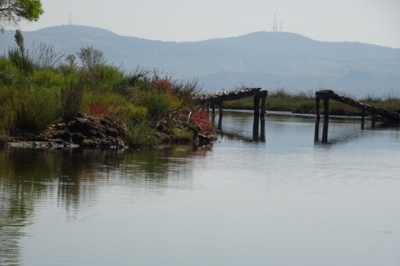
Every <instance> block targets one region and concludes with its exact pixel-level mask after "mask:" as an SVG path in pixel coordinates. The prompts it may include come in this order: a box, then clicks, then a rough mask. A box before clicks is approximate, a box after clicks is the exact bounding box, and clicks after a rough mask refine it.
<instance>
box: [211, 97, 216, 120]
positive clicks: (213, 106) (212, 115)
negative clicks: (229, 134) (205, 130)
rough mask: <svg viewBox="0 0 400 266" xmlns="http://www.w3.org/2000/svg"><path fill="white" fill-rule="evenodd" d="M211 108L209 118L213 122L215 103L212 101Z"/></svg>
mask: <svg viewBox="0 0 400 266" xmlns="http://www.w3.org/2000/svg"><path fill="white" fill-rule="evenodd" d="M211 110H212V113H211V120H212V122H213V123H214V122H215V103H214V102H213V103H211Z"/></svg>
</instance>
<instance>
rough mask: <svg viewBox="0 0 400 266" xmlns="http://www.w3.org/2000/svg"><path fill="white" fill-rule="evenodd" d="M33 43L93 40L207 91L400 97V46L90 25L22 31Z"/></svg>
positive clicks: (8, 35)
mask: <svg viewBox="0 0 400 266" xmlns="http://www.w3.org/2000/svg"><path fill="white" fill-rule="evenodd" d="M23 34H24V37H25V43H26V46H27V48H28V49H29V47H31V46H32V44H34V45H35V46H38V45H39V44H40V43H41V42H43V43H46V44H52V45H54V49H55V50H57V51H59V52H62V53H63V54H75V53H76V52H77V51H79V49H80V48H81V47H86V46H88V45H93V46H94V47H95V48H96V49H99V50H101V51H103V52H104V55H105V58H106V59H107V62H108V63H110V64H113V65H115V66H120V67H122V68H123V69H125V70H126V71H127V72H130V71H133V69H135V68H136V67H137V66H139V67H142V68H148V69H154V68H156V69H158V70H159V71H160V72H164V73H166V74H170V75H172V76H173V78H175V79H185V80H193V79H194V78H197V79H198V83H199V85H200V86H202V87H203V90H204V91H210V92H211V91H219V90H221V89H232V88H234V87H238V86H247V87H262V88H263V89H268V90H274V89H277V88H284V89H286V90H288V91H294V92H297V91H305V92H309V91H310V92H311V91H315V90H319V89H332V90H335V91H338V92H342V93H343V92H344V93H346V94H348V95H352V96H357V97H364V96H367V95H369V96H379V97H385V96H388V95H390V96H400V95H399V94H400V49H393V48H388V47H382V46H376V45H370V44H363V43H348V42H340V43H339V42H335V43H332V42H320V41H314V40H311V39H309V38H307V37H304V36H301V35H298V34H293V33H284V32H278V33H276V32H275V33H273V32H255V33H250V34H247V35H244V36H239V37H232V38H221V39H211V40H206V41H199V42H163V41H153V40H145V39H140V38H136V37H128V36H120V35H117V34H115V33H112V32H110V31H107V30H103V29H99V28H93V27H86V26H56V27H50V28H45V29H41V30H38V31H33V32H23ZM14 45H15V44H14V31H5V32H4V33H2V34H0V53H2V54H6V53H7V50H8V49H9V47H10V46H14Z"/></svg>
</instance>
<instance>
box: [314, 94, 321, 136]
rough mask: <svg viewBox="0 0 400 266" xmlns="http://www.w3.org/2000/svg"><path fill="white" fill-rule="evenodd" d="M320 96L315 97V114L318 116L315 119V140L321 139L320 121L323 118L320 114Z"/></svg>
mask: <svg viewBox="0 0 400 266" xmlns="http://www.w3.org/2000/svg"><path fill="white" fill-rule="evenodd" d="M319 103H320V98H319V97H318V96H316V97H315V114H316V115H317V118H316V120H315V132H314V141H318V140H319V121H320V119H321V114H320V112H319V111H320V105H319Z"/></svg>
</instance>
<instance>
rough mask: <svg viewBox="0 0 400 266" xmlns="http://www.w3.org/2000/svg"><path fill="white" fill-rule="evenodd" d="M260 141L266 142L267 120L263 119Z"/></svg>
mask: <svg viewBox="0 0 400 266" xmlns="http://www.w3.org/2000/svg"><path fill="white" fill-rule="evenodd" d="M260 123H261V133H260V141H262V142H265V119H261V122H260Z"/></svg>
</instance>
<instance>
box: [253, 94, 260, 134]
mask: <svg viewBox="0 0 400 266" xmlns="http://www.w3.org/2000/svg"><path fill="white" fill-rule="evenodd" d="M259 117H260V96H259V95H255V96H254V119H253V136H257V138H258V129H259V123H260V122H259V121H260V119H259Z"/></svg>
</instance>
